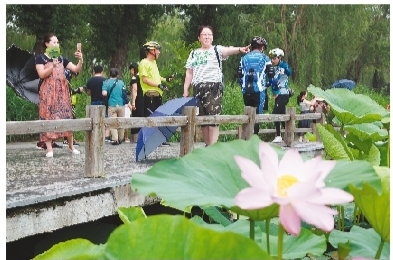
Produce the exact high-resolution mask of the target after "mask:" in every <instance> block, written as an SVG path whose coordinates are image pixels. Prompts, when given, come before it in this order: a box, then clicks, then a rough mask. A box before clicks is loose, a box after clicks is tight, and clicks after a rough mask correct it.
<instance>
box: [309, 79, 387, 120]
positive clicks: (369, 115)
mask: <svg viewBox="0 0 393 260" xmlns="http://www.w3.org/2000/svg"><path fill="white" fill-rule="evenodd" d="M307 90H308V91H309V92H310V93H312V94H313V95H314V96H318V97H322V98H324V99H325V100H326V102H327V103H328V104H329V106H330V108H331V110H332V111H333V113H334V115H335V116H336V117H337V119H338V120H339V121H340V122H342V123H343V124H344V125H352V124H361V123H371V122H375V121H380V120H381V118H382V117H383V116H384V115H386V114H387V113H388V111H387V110H386V109H385V108H384V107H382V106H381V105H379V104H378V103H377V102H375V101H374V100H372V99H371V98H370V97H368V96H365V95H362V94H355V93H354V92H352V91H350V90H348V89H345V88H332V89H327V90H326V91H324V90H322V89H321V88H317V87H315V86H313V85H309V86H308V88H307Z"/></svg>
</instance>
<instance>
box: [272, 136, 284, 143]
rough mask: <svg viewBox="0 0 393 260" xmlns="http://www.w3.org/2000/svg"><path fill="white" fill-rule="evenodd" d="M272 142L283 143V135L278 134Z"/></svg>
mask: <svg viewBox="0 0 393 260" xmlns="http://www.w3.org/2000/svg"><path fill="white" fill-rule="evenodd" d="M272 143H282V137H281V136H276V138H274V140H273V141H272Z"/></svg>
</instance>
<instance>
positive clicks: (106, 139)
mask: <svg viewBox="0 0 393 260" xmlns="http://www.w3.org/2000/svg"><path fill="white" fill-rule="evenodd" d="M105 142H108V143H113V141H112V140H111V138H110V137H109V136H107V137H105Z"/></svg>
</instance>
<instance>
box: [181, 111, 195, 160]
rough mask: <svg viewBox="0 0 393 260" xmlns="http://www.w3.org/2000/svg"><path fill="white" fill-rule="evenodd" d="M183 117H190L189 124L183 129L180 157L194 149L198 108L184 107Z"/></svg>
mask: <svg viewBox="0 0 393 260" xmlns="http://www.w3.org/2000/svg"><path fill="white" fill-rule="evenodd" d="M182 115H183V116H187V117H188V123H187V125H185V126H182V127H181V132H180V157H183V156H184V155H186V154H188V153H190V152H191V151H192V150H193V149H194V137H195V119H196V118H195V117H196V107H188V106H187V107H183V111H182Z"/></svg>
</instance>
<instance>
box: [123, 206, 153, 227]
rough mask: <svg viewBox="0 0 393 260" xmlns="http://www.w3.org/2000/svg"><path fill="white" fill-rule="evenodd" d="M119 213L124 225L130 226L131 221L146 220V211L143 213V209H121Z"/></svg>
mask: <svg viewBox="0 0 393 260" xmlns="http://www.w3.org/2000/svg"><path fill="white" fill-rule="evenodd" d="M117 213H118V214H119V217H120V219H121V220H122V221H123V223H124V224H129V223H131V221H134V220H137V219H139V218H146V214H145V211H143V208H142V207H128V208H126V207H119V208H118V209H117Z"/></svg>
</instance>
